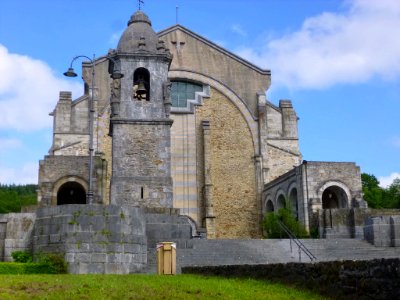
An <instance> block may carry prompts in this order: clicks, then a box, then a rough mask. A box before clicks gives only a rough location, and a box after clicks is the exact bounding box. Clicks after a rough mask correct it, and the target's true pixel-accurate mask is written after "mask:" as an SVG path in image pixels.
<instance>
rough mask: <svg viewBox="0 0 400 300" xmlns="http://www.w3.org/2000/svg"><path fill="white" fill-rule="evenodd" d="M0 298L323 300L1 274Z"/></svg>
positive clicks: (260, 287)
mask: <svg viewBox="0 0 400 300" xmlns="http://www.w3.org/2000/svg"><path fill="white" fill-rule="evenodd" d="M0 299H96V300H97V299H252V300H258V299H293V300H294V299H296V300H297V299H307V300H312V299H324V298H322V297H321V296H318V295H315V294H312V293H311V292H308V291H299V290H297V289H295V288H291V287H287V286H284V285H280V284H274V283H268V282H263V281H257V280H252V279H225V278H219V277H202V276H196V275H177V276H157V275H0Z"/></svg>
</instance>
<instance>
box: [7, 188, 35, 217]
mask: <svg viewBox="0 0 400 300" xmlns="http://www.w3.org/2000/svg"><path fill="white" fill-rule="evenodd" d="M36 189H37V185H34V184H27V185H15V184H12V185H5V184H0V213H3V214H4V213H9V212H20V211H21V208H22V207H23V206H28V205H35V204H36V203H37V195H36Z"/></svg>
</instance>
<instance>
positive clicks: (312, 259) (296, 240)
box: [277, 220, 317, 261]
mask: <svg viewBox="0 0 400 300" xmlns="http://www.w3.org/2000/svg"><path fill="white" fill-rule="evenodd" d="M277 221H278V224H279V226H280V227H281V228H282V230H283V231H284V232H285V233H286V234H287V235H288V236H289V239H290V251H291V252H292V240H293V242H295V244H296V245H297V246H298V247H299V261H301V251H303V252H304V253H305V254H306V255H307V256H308V258H309V259H310V260H311V261H314V260H317V257H316V256H315V255H314V254H312V253H311V251H310V250H309V249H308V248H307V247H306V246H305V245H304V244H303V243H302V242H301V241H300V240H299V239H298V238H297V237H296V235H295V234H294V233H293V232H291V231H290V229H289V228H288V227H287V226H286V225H285V224H283V222H281V221H280V220H277Z"/></svg>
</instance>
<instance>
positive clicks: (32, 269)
mask: <svg viewBox="0 0 400 300" xmlns="http://www.w3.org/2000/svg"><path fill="white" fill-rule="evenodd" d="M15 252H17V251H15ZM20 252H21V251H20ZM67 269H68V268H67V263H66V262H65V261H64V258H63V256H62V255H60V254H41V255H39V256H38V257H37V262H31V261H30V262H25V263H21V262H3V263H0V274H65V273H67Z"/></svg>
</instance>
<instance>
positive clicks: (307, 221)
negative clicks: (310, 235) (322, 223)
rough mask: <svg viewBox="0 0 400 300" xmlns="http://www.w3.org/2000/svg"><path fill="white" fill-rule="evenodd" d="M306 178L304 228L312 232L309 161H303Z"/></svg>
mask: <svg viewBox="0 0 400 300" xmlns="http://www.w3.org/2000/svg"><path fill="white" fill-rule="evenodd" d="M303 165H304V171H305V175H306V176H305V177H306V198H305V199H304V226H305V227H306V230H307V231H308V232H310V219H309V216H308V199H309V198H308V174H307V161H306V160H303Z"/></svg>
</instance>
